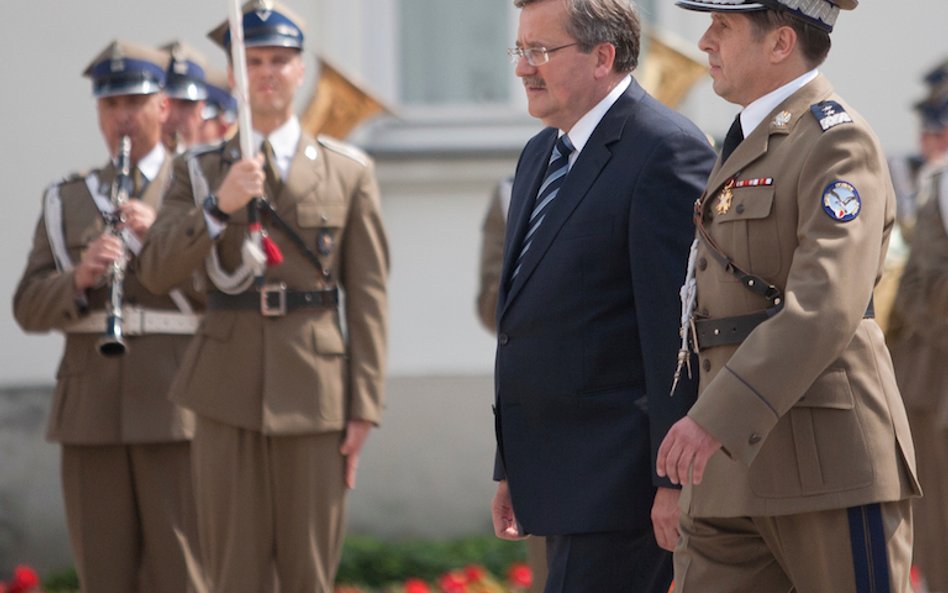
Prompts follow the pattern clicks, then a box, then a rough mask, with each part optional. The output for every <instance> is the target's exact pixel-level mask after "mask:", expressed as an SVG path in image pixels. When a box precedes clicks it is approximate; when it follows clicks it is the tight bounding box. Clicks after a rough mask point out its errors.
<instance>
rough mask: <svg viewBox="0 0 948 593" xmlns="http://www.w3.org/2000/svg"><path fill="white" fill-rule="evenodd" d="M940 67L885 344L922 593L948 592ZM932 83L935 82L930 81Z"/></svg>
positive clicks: (946, 235) (947, 205) (923, 107)
mask: <svg viewBox="0 0 948 593" xmlns="http://www.w3.org/2000/svg"><path fill="white" fill-rule="evenodd" d="M946 70H948V62H946V63H945V64H942V66H941V67H940V68H937V69H936V70H934V71H932V73H930V74H929V77H928V78H929V79H934V80H932V82H934V85H933V87H932V89H931V93H930V95H929V96H928V97H927V98H926V100H925V101H922V102H921V103H919V111H920V113H922V117H923V121H924V122H925V131H924V132H923V140H924V142H923V155H924V156H925V157H926V158H925V161H924V163H923V164H922V165H921V167H920V168H919V172H918V177H917V192H916V194H915V196H914V197H913V201H912V203H913V205H914V206H917V215H916V216H915V217H914V219H913V221H912V227H911V228H912V229H913V230H912V231H911V237H912V239H911V244H910V249H909V254H908V261H907V262H906V264H905V269H904V271H903V273H902V278H901V281H900V282H899V285H898V286H899V287H898V293H897V294H896V297H895V304H894V306H893V309H892V314H891V317H890V321H889V332H888V336H887V340H888V343H889V348H890V350H891V351H892V359H893V362H894V363H895V372H896V379H897V380H898V382H899V389H900V390H901V392H902V398H903V400H904V401H905V408H906V411H907V412H908V419H909V423H910V425H911V428H912V435H913V436H914V440H915V454H916V458H917V461H918V477H919V481H920V482H921V484H922V489H923V491H924V492H925V496H924V497H922V498H918V499H915V500H913V501H912V502H913V511H914V513H915V558H914V559H915V564H916V565H917V566H918V567H919V568H920V569H921V573H922V576H923V577H924V579H925V581H926V582H927V585H928V589H929V590H930V591H948V565H946V564H945V561H944V560H945V558H946V557H948V506H946V505H945V503H944V501H945V500H946V498H948V366H946V365H945V358H946V357H948V331H946V330H948V159H946V158H945V157H946V149H948V77H946V75H945V74H946ZM936 77H939V78H937V79H936Z"/></svg>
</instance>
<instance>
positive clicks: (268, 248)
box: [261, 235, 283, 267]
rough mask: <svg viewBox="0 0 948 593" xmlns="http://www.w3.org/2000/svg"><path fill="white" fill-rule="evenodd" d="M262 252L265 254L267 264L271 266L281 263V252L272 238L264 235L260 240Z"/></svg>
mask: <svg viewBox="0 0 948 593" xmlns="http://www.w3.org/2000/svg"><path fill="white" fill-rule="evenodd" d="M261 242H262V244H263V252H264V253H266V254H267V266H270V267H273V266H278V265H280V264H282V263H283V253H282V252H281V251H280V248H279V247H277V244H276V243H274V242H273V239H271V238H270V237H268V236H267V235H264V236H263V238H262V240H261Z"/></svg>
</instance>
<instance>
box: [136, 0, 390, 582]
mask: <svg viewBox="0 0 948 593" xmlns="http://www.w3.org/2000/svg"><path fill="white" fill-rule="evenodd" d="M235 8H236V7H235ZM235 13H236V14H237V15H239V17H238V18H236V19H234V20H235V21H236V23H232V25H233V24H236V25H237V26H236V27H228V24H227V22H224V23H222V24H221V25H220V26H218V27H217V28H215V29H214V30H213V31H212V32H211V33H210V37H211V38H212V39H213V40H214V41H215V42H217V43H218V44H219V45H220V46H222V47H223V48H225V49H227V50H230V49H235V50H237V51H234V52H233V54H232V57H233V56H239V55H240V54H241V52H240V49H241V48H240V45H241V43H243V44H244V45H245V47H246V79H245V80H241V79H242V78H243V68H242V66H243V64H240V63H239V62H238V60H234V59H232V62H231V64H230V66H231V72H232V74H233V78H234V80H235V82H236V83H237V84H236V88H235V94H236V95H237V96H238V100H239V101H240V102H241V112H242V113H241V115H242V116H244V119H243V122H242V125H241V126H240V131H239V133H238V137H236V138H232V139H231V140H229V141H227V142H224V143H223V144H221V145H218V146H214V147H210V148H208V149H206V150H203V151H192V153H190V154H189V155H187V156H186V157H183V158H180V159H179V160H178V161H177V162H176V169H175V175H174V177H175V182H174V185H173V186H172V188H171V190H170V192H169V194H168V196H167V198H166V201H165V203H166V206H165V210H164V211H163V212H162V215H161V216H159V218H158V220H157V221H156V222H155V225H154V227H153V229H152V233H151V234H150V236H149V241H148V242H147V244H146V245H145V247H144V249H143V252H142V255H141V258H140V267H141V275H142V278H143V281H144V282H145V283H146V284H147V285H149V286H151V287H153V288H157V287H164V286H168V285H171V284H173V283H175V282H177V281H180V280H181V279H182V278H187V277H190V276H191V275H192V274H196V275H197V276H198V277H199V278H200V283H201V284H202V285H203V286H204V287H205V290H206V292H207V297H208V311H207V314H206V317H205V321H204V323H203V324H202V326H201V328H200V329H199V332H198V336H197V337H196V338H195V341H194V342H193V343H192V345H191V348H190V349H189V350H188V352H187V354H186V356H185V359H184V362H183V368H182V371H181V373H180V374H179V375H178V378H177V380H176V382H175V383H174V385H173V386H172V390H171V398H172V400H173V401H175V402H178V403H180V404H181V405H183V406H185V407H187V408H190V409H191V410H193V411H194V412H195V413H196V415H197V430H196V435H195V440H194V449H193V455H192V459H193V464H194V475H195V489H196V498H197V509H198V522H199V528H200V536H201V544H202V552H203V557H204V560H205V563H206V567H207V570H208V578H209V583H210V587H211V591H213V592H215V593H259V592H260V591H261V590H265V589H267V588H268V586H269V583H270V580H271V575H272V574H274V572H275V574H276V575H277V580H278V582H279V584H278V588H277V590H278V591H280V592H290V591H292V592H294V593H296V592H299V593H303V592H313V593H314V592H329V591H331V590H332V583H333V580H334V577H335V572H336V566H337V564H338V561H339V555H340V552H341V547H342V541H343V535H344V531H345V528H344V522H345V499H346V496H345V493H346V490H347V489H348V488H352V487H354V486H355V479H356V468H357V465H358V459H359V454H360V451H361V449H362V445H363V444H364V442H365V440H366V438H367V436H368V433H369V430H370V429H371V427H373V426H375V425H377V424H378V423H379V421H380V416H381V409H382V387H383V379H384V371H385V351H386V325H387V301H386V280H387V276H388V261H389V259H388V248H387V242H386V236H385V231H384V228H383V224H382V218H381V206H380V199H379V193H378V187H377V184H376V181H375V176H374V171H373V164H372V162H371V160H370V159H369V158H368V157H366V155H364V154H363V153H361V152H360V151H358V150H356V149H354V148H352V147H350V146H348V145H345V144H342V143H340V142H337V141H335V140H330V139H328V138H324V137H320V138H318V139H317V138H313V137H311V136H310V135H309V134H308V133H306V132H304V131H303V130H302V128H301V126H300V122H299V120H298V119H297V117H296V116H295V115H294V112H293V100H294V97H295V96H296V93H297V91H298V90H299V88H300V86H301V84H302V82H303V74H304V64H303V58H302V48H303V39H304V27H303V23H302V21H301V20H300V19H299V18H298V17H297V16H296V15H294V14H293V13H292V12H291V11H290V10H289V9H287V8H286V7H285V6H283V5H281V4H280V3H278V2H269V1H264V0H251V1H249V2H247V3H245V4H244V5H243V7H242V8H240V9H238V10H235ZM241 38H242V39H241ZM244 82H245V83H246V86H244V85H243V83H244ZM241 87H243V88H244V89H246V90H242V89H241ZM261 196H263V197H265V198H266V199H265V200H262V199H260V197H261ZM252 200H253V201H252ZM257 200H259V201H257ZM248 204H257V206H256V207H251V208H248ZM255 215H256V216H259V224H257V223H256V222H255V221H254V220H253V216H255ZM255 225H256V226H255ZM248 237H250V240H248ZM258 238H259V239H260V240H259V241H257V239H258ZM281 260H282V261H281ZM341 293H344V295H345V299H344V303H345V304H344V306H343V305H342V304H341V303H342V299H341V298H340V295H341ZM343 326H345V328H346V331H345V333H343V329H342V328H343Z"/></svg>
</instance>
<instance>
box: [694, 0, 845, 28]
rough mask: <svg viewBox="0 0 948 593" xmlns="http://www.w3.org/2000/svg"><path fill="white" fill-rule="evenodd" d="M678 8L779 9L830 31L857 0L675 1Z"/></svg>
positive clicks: (703, 10) (720, 10)
mask: <svg viewBox="0 0 948 593" xmlns="http://www.w3.org/2000/svg"><path fill="white" fill-rule="evenodd" d="M675 3H676V4H677V5H678V6H681V7H682V8H687V9H689V10H698V11H702V12H753V11H757V10H768V9H772V10H781V11H784V12H789V13H791V14H793V15H795V16H797V17H799V18H800V19H802V20H803V21H806V22H808V23H810V24H812V25H815V26H817V27H819V28H820V29H823V30H824V31H826V32H827V33H829V32H832V30H833V26H834V25H835V24H836V17H837V16H839V11H840V10H852V9H854V8H856V6H857V5H858V4H859V0H676V2H675Z"/></svg>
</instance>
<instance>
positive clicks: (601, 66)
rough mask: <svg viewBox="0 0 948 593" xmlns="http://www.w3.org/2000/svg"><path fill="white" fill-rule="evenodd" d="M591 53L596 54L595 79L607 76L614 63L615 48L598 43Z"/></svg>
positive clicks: (609, 44) (608, 44) (607, 44)
mask: <svg viewBox="0 0 948 593" xmlns="http://www.w3.org/2000/svg"><path fill="white" fill-rule="evenodd" d="M593 52H595V54H596V71H595V76H596V78H604V77H606V76H609V75H610V74H611V73H612V67H613V66H614V65H615V63H616V46H614V45H612V44H611V43H600V44H599V45H597V46H596V48H595V49H594V50H593Z"/></svg>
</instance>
